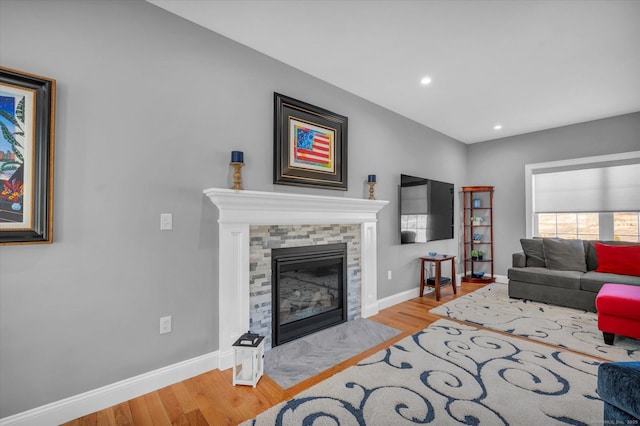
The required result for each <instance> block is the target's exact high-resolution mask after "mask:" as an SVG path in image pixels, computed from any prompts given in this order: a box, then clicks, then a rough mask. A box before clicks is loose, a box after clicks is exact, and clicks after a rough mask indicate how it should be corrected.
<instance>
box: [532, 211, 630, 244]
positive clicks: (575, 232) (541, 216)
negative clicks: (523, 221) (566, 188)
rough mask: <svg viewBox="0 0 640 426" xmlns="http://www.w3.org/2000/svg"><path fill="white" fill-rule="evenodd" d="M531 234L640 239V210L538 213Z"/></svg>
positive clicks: (561, 236)
mask: <svg viewBox="0 0 640 426" xmlns="http://www.w3.org/2000/svg"><path fill="white" fill-rule="evenodd" d="M534 217H535V219H534V229H535V232H534V236H536V237H543V238H564V239H581V240H603V241H610V240H615V241H630V242H640V212H614V213H609V212H600V213H537V214H535V215H534Z"/></svg>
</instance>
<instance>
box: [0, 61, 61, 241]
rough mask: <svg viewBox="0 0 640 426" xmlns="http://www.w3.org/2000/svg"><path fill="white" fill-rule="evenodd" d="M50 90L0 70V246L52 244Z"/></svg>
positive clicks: (50, 84)
mask: <svg viewBox="0 0 640 426" xmlns="http://www.w3.org/2000/svg"><path fill="white" fill-rule="evenodd" d="M55 88H56V82H55V80H52V79H50V78H46V77H40V76H37V75H33V74H27V73H24V72H21V71H16V70H12V69H9V68H5V67H0V245H7V244H30V243H50V242H51V241H52V239H51V236H52V235H51V228H52V223H53V222H52V219H53V216H52V215H53V142H54V123H55V120H54V115H55V114H54V113H55Z"/></svg>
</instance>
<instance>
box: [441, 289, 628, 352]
mask: <svg viewBox="0 0 640 426" xmlns="http://www.w3.org/2000/svg"><path fill="white" fill-rule="evenodd" d="M429 312H431V313H432V314H437V315H441V316H444V317H448V318H453V319H456V320H460V321H465V322H470V323H472V324H477V325H481V326H483V327H486V328H491V329H493V330H499V331H503V332H506V333H511V334H516V335H518V336H523V337H526V338H528V339H532V340H537V341H540V342H544V343H547V344H550V345H555V346H560V347H563V348H567V349H570V350H572V351H576V352H581V353H584V354H588V355H593V356H596V357H599V358H603V359H607V360H610V361H638V360H640V340H637V339H632V338H627V337H624V336H616V338H615V341H614V345H613V346H610V345H607V344H605V343H604V340H603V339H602V332H601V331H599V330H598V316H597V314H595V313H593V312H587V311H580V310H577V309H571V308H564V307H561V306H554V305H548V304H546V303H538V302H531V301H527V300H521V299H510V298H509V295H508V288H507V286H506V285H505V284H497V283H496V284H490V285H488V286H486V287H483V288H481V289H479V290H476V291H474V292H473V293H470V294H467V295H465V296H463V297H460V298H458V299H455V300H452V301H451V302H448V303H445V304H444V305H441V306H438V307H437V308H434V309H431V310H430V311H429Z"/></svg>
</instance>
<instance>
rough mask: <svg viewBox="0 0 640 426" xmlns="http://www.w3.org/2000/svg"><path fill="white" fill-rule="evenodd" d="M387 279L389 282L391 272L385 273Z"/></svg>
mask: <svg viewBox="0 0 640 426" xmlns="http://www.w3.org/2000/svg"><path fill="white" fill-rule="evenodd" d="M387 279H388V280H390V279H391V271H390V270H389V271H387Z"/></svg>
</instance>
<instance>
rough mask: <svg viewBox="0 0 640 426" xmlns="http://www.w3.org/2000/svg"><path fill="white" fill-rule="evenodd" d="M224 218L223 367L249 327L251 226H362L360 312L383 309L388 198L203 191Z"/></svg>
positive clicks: (221, 237)
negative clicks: (380, 220) (381, 219)
mask: <svg viewBox="0 0 640 426" xmlns="http://www.w3.org/2000/svg"><path fill="white" fill-rule="evenodd" d="M204 193H205V195H207V196H208V197H209V198H210V199H211V201H212V202H213V203H214V204H215V205H216V207H218V210H219V217H218V226H219V231H220V235H219V247H218V251H219V272H218V284H219V295H218V296H219V297H218V305H219V311H218V312H219V315H220V319H219V330H218V351H219V355H218V360H219V368H220V369H221V370H225V369H227V368H231V367H232V365H233V351H232V349H233V348H232V346H231V345H232V344H233V342H235V341H236V339H237V338H238V337H240V335H242V334H243V333H245V332H246V331H247V330H248V329H249V227H250V226H251V225H322V224H336V225H341V224H354V223H359V224H361V244H360V246H361V254H360V262H361V265H360V268H361V280H362V283H361V289H362V294H361V301H362V306H361V315H362V317H363V318H366V317H369V316H371V315H375V314H377V313H378V298H377V285H378V284H377V267H376V264H377V258H376V257H377V254H376V253H377V250H376V222H377V213H378V212H379V211H380V210H381V209H382V208H383V207H384V206H386V205H387V204H388V203H389V202H388V201H380V200H365V199H357V198H345V197H327V196H317V195H306V194H288V193H280V192H261V191H247V190H243V191H238V190H233V189H225V188H210V189H205V190H204Z"/></svg>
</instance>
